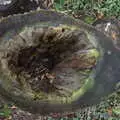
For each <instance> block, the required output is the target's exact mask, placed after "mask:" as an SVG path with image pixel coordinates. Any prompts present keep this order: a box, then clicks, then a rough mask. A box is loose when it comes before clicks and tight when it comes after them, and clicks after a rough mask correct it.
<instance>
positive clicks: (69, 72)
mask: <svg viewBox="0 0 120 120" xmlns="http://www.w3.org/2000/svg"><path fill="white" fill-rule="evenodd" d="M90 49H94V48H93V47H92V45H91V44H90V42H89V40H88V38H87V36H86V34H85V33H84V32H83V31H80V30H77V29H75V28H74V29H71V28H68V27H66V26H62V27H44V28H37V27H34V28H31V27H29V28H25V29H24V30H23V31H22V32H21V33H19V34H18V35H17V36H15V37H14V38H13V39H11V40H9V41H7V42H5V43H4V45H3V46H1V48H0V52H1V53H0V62H1V66H0V67H1V69H2V71H4V72H3V74H4V75H5V76H7V77H8V78H9V79H15V80H16V81H18V82H19V84H20V86H21V87H22V88H23V89H24V88H25V87H27V88H29V89H31V90H32V91H33V92H35V93H39V92H41V91H42V92H45V93H53V92H56V94H60V95H64V96H65V95H66V94H67V95H70V94H71V93H72V92H73V90H77V89H79V87H81V86H80V84H84V82H85V81H84V79H85V78H86V77H88V72H89V70H90V69H91V68H93V67H94V66H95V64H96V56H95V55H93V54H92V52H91V51H92V50H90ZM83 72H84V73H83ZM85 74H86V75H87V76H86V75H85ZM80 78H81V80H80Z"/></svg>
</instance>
